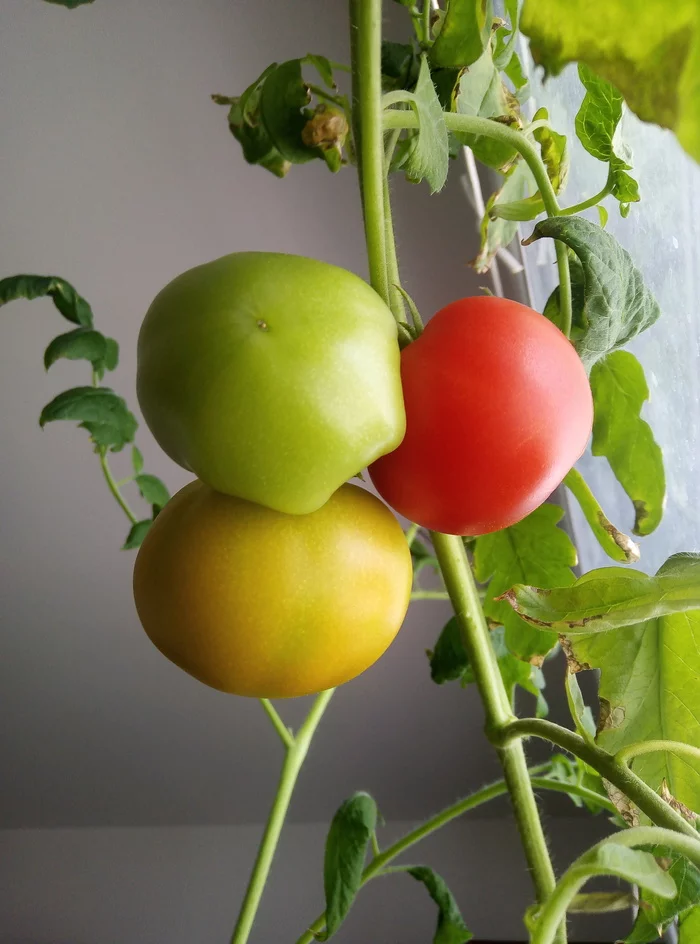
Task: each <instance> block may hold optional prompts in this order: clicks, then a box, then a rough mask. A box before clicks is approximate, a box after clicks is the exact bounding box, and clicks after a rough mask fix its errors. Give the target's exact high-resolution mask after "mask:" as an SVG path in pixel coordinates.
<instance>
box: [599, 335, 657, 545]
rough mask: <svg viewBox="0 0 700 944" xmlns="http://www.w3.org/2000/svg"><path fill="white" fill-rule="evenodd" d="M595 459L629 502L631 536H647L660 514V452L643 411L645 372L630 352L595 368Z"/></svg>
mask: <svg viewBox="0 0 700 944" xmlns="http://www.w3.org/2000/svg"><path fill="white" fill-rule="evenodd" d="M591 390H592V392H593V408H594V419H593V443H592V452H593V455H594V456H605V457H606V458H607V460H608V462H609V463H610V467H611V469H612V470H613V473H614V474H615V478H616V479H617V480H618V481H619V483H620V484H621V485H622V487H623V488H624V490H625V492H626V493H627V494H628V496H629V497H630V499H631V500H632V504H633V505H634V509H635V523H634V532H635V534H641V535H646V534H651V532H652V531H653V530H654V529H655V528H657V527H658V525H659V524H660V522H661V518H662V516H663V512H664V503H665V498H666V477H665V474H664V462H663V454H662V452H661V448H660V447H659V445H658V443H657V442H656V440H655V439H654V434H653V432H652V430H651V427H650V426H649V424H648V423H647V422H646V421H645V420H643V419H642V418H641V410H642V406H643V405H644V403H645V401H646V400H648V399H649V388H648V387H647V382H646V378H645V377H644V370H643V368H642V365H641V364H640V363H639V361H638V360H637V358H636V357H635V356H634V354H630V353H629V351H614V352H613V353H612V354H608V356H607V357H605V358H603V359H602V360H600V361H598V362H597V363H596V364H594V366H593V369H592V370H591Z"/></svg>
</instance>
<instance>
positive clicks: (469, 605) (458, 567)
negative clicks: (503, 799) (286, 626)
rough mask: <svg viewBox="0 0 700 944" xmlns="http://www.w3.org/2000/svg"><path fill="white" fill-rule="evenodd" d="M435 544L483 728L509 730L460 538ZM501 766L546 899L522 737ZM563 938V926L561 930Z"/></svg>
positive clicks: (547, 869) (442, 537) (546, 874)
mask: <svg viewBox="0 0 700 944" xmlns="http://www.w3.org/2000/svg"><path fill="white" fill-rule="evenodd" d="M432 539H433V547H434V548H435V553H436V555H437V558H438V561H439V563H440V570H441V571H442V576H443V580H444V581H445V586H446V587H447V591H448V593H449V594H450V599H451V601H452V606H453V608H454V611H455V615H456V617H457V621H458V623H459V627H460V634H461V637H462V642H463V643H464V648H465V649H466V651H467V655H468V656H469V661H470V664H471V667H472V671H473V672H474V679H475V681H476V684H477V687H478V689H479V694H480V695H481V700H482V703H483V706H484V713H485V715H486V729H487V732H488V733H489V735H490V736H491V737H492V733H493V732H497V731H502V730H507V729H508V728H509V727H510V726H511V725H512V724H513V722H514V721H515V720H516V719H515V715H514V714H513V710H512V707H511V704H510V700H509V698H508V694H507V692H506V689H505V686H504V684H503V679H502V678H501V672H500V669H499V667H498V662H497V661H496V655H495V653H494V651H493V646H492V645H491V639H490V634H489V629H488V625H487V623H486V618H485V616H484V611H483V608H482V606H481V602H480V600H479V592H478V590H477V587H476V583H475V582H474V576H473V574H472V571H471V567H470V565H469V561H468V559H467V554H466V551H465V549H464V543H463V541H462V539H461V538H459V537H455V536H454V535H449V534H438V533H435V532H433V533H432ZM497 752H498V757H499V760H500V762H501V766H502V767H503V772H504V774H505V779H506V783H507V784H508V792H509V794H510V798H511V802H512V804H513V812H514V814H515V819H516V822H517V825H518V830H519V832H520V837H521V840H522V844H523V849H524V851H525V858H526V859H527V863H528V866H529V868H530V872H531V874H532V881H533V884H534V886H535V893H536V896H537V900H538V901H540V902H543V901H546V900H547V898H549V896H550V895H551V894H552V892H553V891H554V889H555V887H556V877H555V875H554V869H553V868H552V862H551V859H550V857H549V851H548V849H547V840H546V838H545V835H544V830H543V829H542V823H541V820H540V816H539V811H538V809H537V801H536V799H535V794H534V791H533V789H532V784H531V782H530V776H529V773H528V769H527V760H526V757H525V751H524V749H523V745H522V742H521V741H519V740H514V741H512V742H509V743H507V744H501V745H499V746H498V747H497ZM558 940H559V941H561V942H563V944H565V942H566V928H565V926H564V925H562V927H561V928H560V930H559V938H558Z"/></svg>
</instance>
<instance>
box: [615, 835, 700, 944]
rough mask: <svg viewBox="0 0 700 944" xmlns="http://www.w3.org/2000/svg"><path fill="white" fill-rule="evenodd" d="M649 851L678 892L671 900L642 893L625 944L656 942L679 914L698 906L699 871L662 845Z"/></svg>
mask: <svg viewBox="0 0 700 944" xmlns="http://www.w3.org/2000/svg"><path fill="white" fill-rule="evenodd" d="M649 851H650V852H651V853H652V855H653V856H654V857H655V858H656V859H657V861H658V860H662V861H663V863H664V865H665V870H666V872H667V873H668V874H669V875H670V876H671V878H672V879H673V880H674V882H675V883H676V889H677V892H676V894H675V895H674V897H673V898H671V899H669V898H662V897H660V896H659V895H654V894H652V893H650V892H645V893H644V894H643V896H642V901H641V902H640V908H639V911H638V913H637V919H636V921H635V922H634V928H633V929H632V932H631V933H630V934H629V935H628V936H627V937H626V938H625V944H651V942H654V941H657V940H658V939H659V929H660V928H661V929H662V930H665V929H666V928H667V927H668V926H669V925H670V924H671V922H672V921H673V920H674V919H675V918H676V917H678V915H681V914H683V913H685V912H687V911H688V910H689V909H691V908H692V907H693V905H697V904H698V903H700V871H699V870H698V869H697V867H696V866H694V865H693V864H692V863H691V862H689V861H688V860H687V859H685V858H683V856H680V855H678V854H677V853H675V852H673V851H672V850H671V849H668V848H666V847H664V846H654V847H653V848H651V849H650V850H649ZM668 863H670V867H669V865H668Z"/></svg>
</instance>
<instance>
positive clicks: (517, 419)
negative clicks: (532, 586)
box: [370, 296, 593, 535]
mask: <svg viewBox="0 0 700 944" xmlns="http://www.w3.org/2000/svg"><path fill="white" fill-rule="evenodd" d="M401 381H402V384H403V394H404V400H405V404H406V436H405V438H404V440H403V442H402V443H401V445H400V446H399V447H398V449H395V450H394V452H391V453H389V454H388V455H386V456H383V457H382V458H381V459H378V460H377V461H376V462H374V463H373V464H372V465H371V466H370V474H371V476H372V481H373V482H374V484H375V486H376V487H377V489H378V491H379V493H380V495H381V496H382V497H383V498H384V499H385V500H386V501H387V502H389V504H390V505H392V506H393V507H394V508H395V509H396V510H397V511H399V512H400V513H401V514H402V515H405V516H406V517H407V518H409V519H410V520H411V521H415V522H416V523H417V524H419V525H422V526H423V527H425V528H430V529H431V530H433V531H443V532H445V533H447V534H469V535H477V534H487V533H489V532H490V531H498V530H500V529H501V528H505V527H507V526H508V525H511V524H515V522H516V521H520V520H521V519H522V518H524V517H525V516H526V515H528V514H529V513H530V512H531V511H534V509H535V508H537V507H538V505H540V504H542V502H543V501H544V500H545V499H546V498H547V497H548V495H550V494H551V492H552V491H553V490H554V489H555V488H556V486H557V485H559V483H560V482H561V480H562V479H563V478H564V476H565V475H566V473H567V472H568V471H569V469H570V468H571V467H572V465H573V464H574V463H575V462H576V460H577V459H578V458H579V456H580V455H581V453H582V452H583V450H584V449H585V447H586V443H587V441H588V437H589V435H590V433H591V426H592V424H593V401H592V398H591V390H590V386H589V383H588V378H587V376H586V372H585V370H584V368H583V365H582V363H581V361H580V359H579V357H578V355H577V353H576V351H575V350H574V348H573V346H572V344H571V343H570V342H569V341H568V340H567V339H566V337H565V336H564V335H563V334H562V333H561V331H560V330H559V329H558V328H557V327H555V325H553V324H552V323H551V322H550V321H548V320H547V319H546V318H545V317H544V316H543V315H540V314H538V312H536V311H533V310H532V309H531V308H527V307H526V306H525V305H520V304H518V303H517V302H513V301H509V300H508V299H503V298H493V297H487V296H483V297H477V298H463V299H460V300H459V301H456V302H452V304H451V305H448V306H447V307H446V308H443V309H442V310H441V311H439V312H438V313H437V314H436V315H435V316H434V317H433V318H432V319H431V321H430V322H429V323H428V325H427V327H426V329H425V331H424V333H423V334H422V335H421V336H420V338H418V340H417V341H414V342H413V344H409V345H408V347H406V348H405V349H404V350H403V352H402V354H401Z"/></svg>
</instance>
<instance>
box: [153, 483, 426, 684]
mask: <svg viewBox="0 0 700 944" xmlns="http://www.w3.org/2000/svg"><path fill="white" fill-rule="evenodd" d="M310 578H311V579H310ZM411 581H412V568H411V555H410V553H409V550H408V545H407V544H406V541H405V539H404V535H403V532H402V530H401V528H400V527H399V525H398V522H397V521H396V518H394V516H393V515H392V514H391V513H390V512H389V510H388V509H387V507H386V505H383V504H382V502H380V501H379V500H378V499H376V498H375V497H374V496H373V495H371V494H370V493H369V492H367V491H365V490H364V489H362V488H358V486H356V485H343V486H342V487H341V488H340V489H338V491H337V492H335V494H334V495H333V496H332V497H331V498H330V499H329V500H328V501H327V502H326V504H325V505H324V506H323V507H322V508H320V509H319V510H318V511H315V512H313V513H312V514H308V515H293V516H292V515H284V514H280V513H279V512H275V511H271V510H270V509H269V508H265V507H263V506H262V505H257V504H254V503H253V502H247V501H244V500H242V499H239V498H233V497H231V496H229V495H222V494H221V493H220V492H215V491H214V490H213V489H211V488H209V487H208V486H206V485H203V484H202V483H201V482H198V481H195V482H193V483H192V484H191V485H187V486H185V488H183V489H182V490H181V491H180V492H178V493H177V495H175V496H174V498H172V499H171V501H170V502H168V504H167V505H166V506H165V508H164V509H163V511H162V512H161V513H160V515H159V516H158V518H157V520H156V522H155V524H154V525H153V527H152V528H151V529H150V531H149V533H148V534H147V535H146V539H145V541H144V543H143V544H142V545H141V548H140V550H139V554H138V557H137V559H136V566H135V568H134V597H135V600H136V608H137V610H138V613H139V617H140V618H141V622H142V623H143V625H144V628H145V630H146V632H147V633H148V635H149V637H150V638H151V640H152V642H153V643H154V644H155V645H156V646H157V647H158V648H159V649H160V650H161V652H163V653H164V655H166V656H167V657H168V658H169V659H171V660H172V661H173V662H175V663H176V664H177V665H179V666H180V667H181V668H183V669H184V670H185V671H186V672H189V673H190V674H191V675H194V676H195V678H198V679H199V680H200V681H202V682H205V683H206V684H207V685H211V686H212V687H214V688H218V689H221V690H222V691H225V692H232V693H234V694H236V695H249V696H253V697H255V698H289V697H291V696H294V695H308V694H309V693H315V692H322V691H325V690H326V689H328V688H334V687H335V686H336V685H342V684H343V683H344V682H347V681H348V680H349V679H351V678H354V677H355V676H356V675H359V674H360V672H364V670H365V669H366V668H368V666H370V665H371V664H372V663H373V662H375V661H376V660H377V659H378V658H379V656H381V654H382V653H383V652H384V650H385V649H386V648H387V647H388V646H389V644H390V643H391V642H392V640H393V638H394V636H395V635H396V633H397V632H398V629H399V627H400V626H401V623H402V622H403V618H404V616H405V614H406V609H407V608H408V600H409V595H410V592H411Z"/></svg>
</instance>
